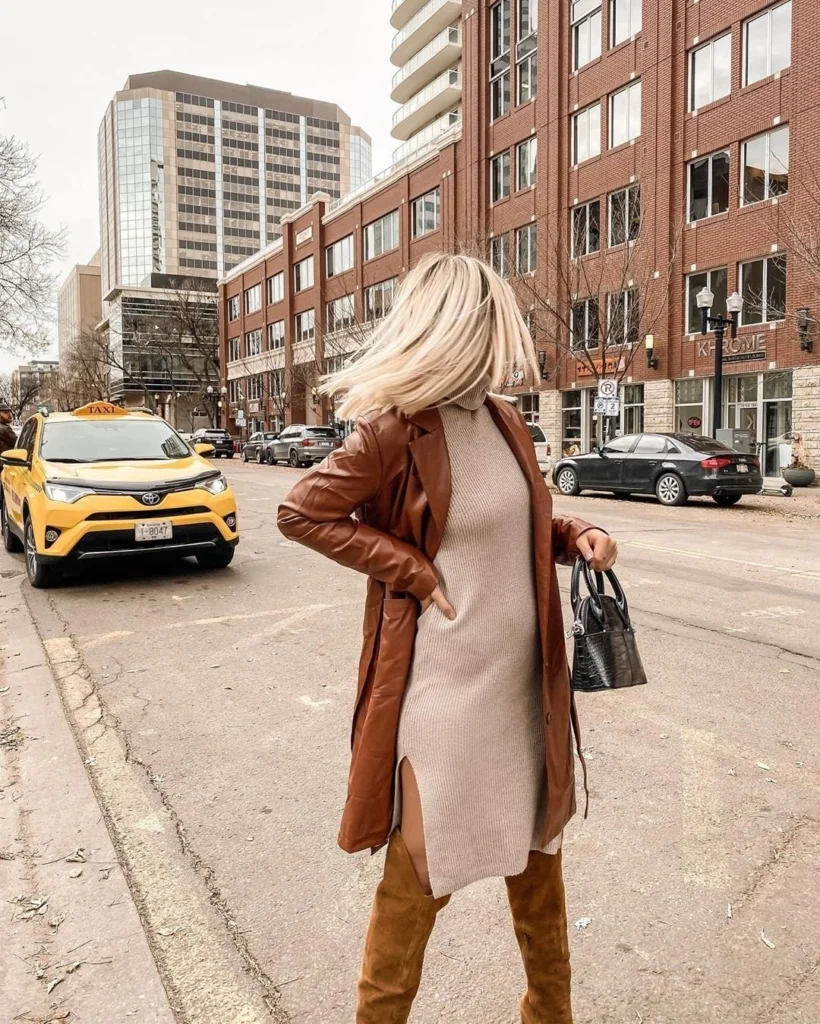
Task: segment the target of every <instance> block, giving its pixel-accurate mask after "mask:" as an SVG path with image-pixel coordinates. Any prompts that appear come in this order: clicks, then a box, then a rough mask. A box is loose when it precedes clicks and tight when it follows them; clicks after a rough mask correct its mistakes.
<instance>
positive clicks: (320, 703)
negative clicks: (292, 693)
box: [299, 694, 333, 711]
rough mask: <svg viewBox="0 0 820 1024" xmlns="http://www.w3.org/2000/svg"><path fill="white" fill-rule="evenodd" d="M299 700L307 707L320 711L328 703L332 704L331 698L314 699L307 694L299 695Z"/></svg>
mask: <svg viewBox="0 0 820 1024" xmlns="http://www.w3.org/2000/svg"><path fill="white" fill-rule="evenodd" d="M299 700H300V701H301V702H302V703H303V704H305V705H307V707H309V708H313V710H314V711H322V710H324V708H325V707H326V706H327V705H328V704H332V703H333V701H332V700H314V699H313V697H309V696H308V695H307V694H304V696H302V697H300V698H299Z"/></svg>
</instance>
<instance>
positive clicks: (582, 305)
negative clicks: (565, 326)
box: [570, 299, 601, 349]
mask: <svg viewBox="0 0 820 1024" xmlns="http://www.w3.org/2000/svg"><path fill="white" fill-rule="evenodd" d="M600 344H601V325H600V320H599V316H598V300H597V299H581V301H580V302H574V303H573V304H572V313H571V320H570V347H571V348H573V349H591V348H597V347H598V346H599V345H600Z"/></svg>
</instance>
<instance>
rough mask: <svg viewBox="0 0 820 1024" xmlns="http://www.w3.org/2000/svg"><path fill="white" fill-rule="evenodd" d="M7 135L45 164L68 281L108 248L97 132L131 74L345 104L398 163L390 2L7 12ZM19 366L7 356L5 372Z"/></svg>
mask: <svg viewBox="0 0 820 1024" xmlns="http://www.w3.org/2000/svg"><path fill="white" fill-rule="evenodd" d="M3 7H4V12H3V15H2V22H3V25H2V50H3V53H2V61H0V96H3V97H5V109H0V134H4V135H17V136H18V137H19V138H22V139H25V140H26V141H27V142H28V143H29V144H30V145H31V147H32V149H33V150H34V152H35V153H37V154H39V157H40V179H41V181H42V183H43V187H44V188H45V191H46V194H47V195H48V197H49V201H48V206H47V208H46V219H47V221H48V222H49V223H50V224H52V225H54V226H55V227H57V226H64V227H65V228H66V229H67V259H66V260H65V263H64V264H63V265H62V266H61V267H60V268H59V270H60V281H62V280H64V278H65V276H66V274H67V273H68V271H69V269H70V268H71V267H72V266H73V265H74V264H75V263H85V262H86V261H87V260H88V259H89V258H90V257H91V256H92V255H93V254H94V253H95V252H96V250H97V248H98V245H99V215H98V207H97V128H98V127H99V124H100V121H101V120H102V117H103V114H104V112H105V107H106V104H107V103H108V101H109V100H110V99H111V98H112V96H113V94H114V93H115V92H116V90H117V89H121V88H122V86H123V84H124V82H125V79H126V78H127V77H128V75H130V74H137V73H140V72H146V71H158V70H161V69H164V68H170V69H172V70H174V71H185V72H188V73H189V74H193V75H204V76H207V77H209V78H221V79H223V80H224V81H228V82H240V83H245V82H250V83H252V84H254V85H261V86H267V87H268V88H271V89H282V90H284V91H287V92H292V93H296V94H298V95H301V96H310V97H313V98H315V99H321V100H327V101H328V102H332V103H338V104H339V106H340V107H342V109H343V110H345V111H346V112H347V113H348V114H349V115H350V117H351V120H352V121H353V122H354V124H359V125H361V126H362V127H363V128H364V129H365V131H366V132H368V133H369V134H370V135H371V136H372V138H373V170H374V171H378V170H380V169H381V168H382V167H385V166H387V165H388V164H389V163H390V159H391V153H392V149H393V144H394V140H392V139H391V138H390V134H389V129H390V119H391V116H392V112H393V110H394V108H395V104H394V103H393V102H392V101H391V100H390V95H389V94H390V79H391V76H392V73H393V71H394V70H395V68H393V67H392V65H391V64H390V61H389V54H390V40H391V38H392V36H393V32H394V30H393V29H392V28H391V27H390V22H389V18H390V0H301V2H298V3H293V2H291V0H159V2H154V3H146V2H144V0H143V2H139V0H124V2H123V3H112V2H111V0H62V2H60V3H58V2H56V0H54V2H48V3H45V4H44V3H41V2H38V0H27V2H24V3H14V4H13V3H10V2H9V3H4V4H3ZM18 362H20V360H19V359H17V358H9V357H5V356H3V355H0V369H2V370H7V369H8V368H9V367H10V366H12V365H16V364H17V363H18Z"/></svg>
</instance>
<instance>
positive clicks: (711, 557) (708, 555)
mask: <svg viewBox="0 0 820 1024" xmlns="http://www.w3.org/2000/svg"><path fill="white" fill-rule="evenodd" d="M618 544H619V545H621V546H624V547H626V546H628V547H632V548H642V549H643V550H645V551H658V552H661V553H663V554H672V555H683V556H684V558H705V559H708V561H710V562H733V563H734V564H735V565H748V566H751V567H752V568H753V569H770V570H771V571H772V572H783V573H787V574H788V575H790V576H804V577H805V578H807V579H810V580H820V572H803V571H802V570H801V569H794V568H792V567H791V566H787V565H771V564H769V563H768V562H753V561H751V560H750V559H748V558H730V557H729V555H716V554H713V553H712V552H711V551H688V550H686V549H684V548H672V547H664V546H663V545H661V544H645V543H644V542H643V541H639V540H620V541H618Z"/></svg>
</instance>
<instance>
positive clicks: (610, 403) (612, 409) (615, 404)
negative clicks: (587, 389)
mask: <svg viewBox="0 0 820 1024" xmlns="http://www.w3.org/2000/svg"><path fill="white" fill-rule="evenodd" d="M592 411H593V412H594V413H595V415H596V416H620V415H621V403H620V400H619V399H617V398H601V397H600V396H599V397H598V398H595V399H593V402H592Z"/></svg>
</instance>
